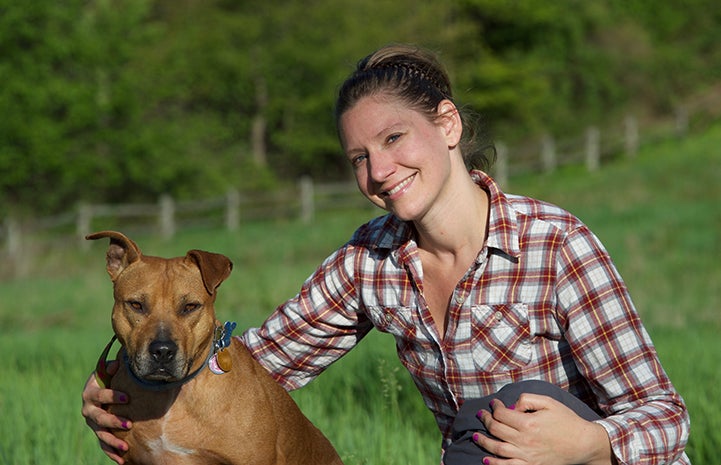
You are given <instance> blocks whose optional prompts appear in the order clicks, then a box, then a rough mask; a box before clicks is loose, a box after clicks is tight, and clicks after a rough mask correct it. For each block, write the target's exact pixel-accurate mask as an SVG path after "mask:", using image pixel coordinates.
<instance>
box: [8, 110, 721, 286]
mask: <svg viewBox="0 0 721 465" xmlns="http://www.w3.org/2000/svg"><path fill="white" fill-rule="evenodd" d="M715 108H717V107H715ZM703 110H704V109H703V108H702V109H701V111H699V113H698V115H701V116H700V118H702V119H703V118H705V121H703V120H702V121H701V122H700V123H699V125H700V126H705V125H708V124H711V122H712V121H715V120H716V119H717V118H718V117H719V116H720V115H718V114H716V113H715V112H713V111H708V109H706V111H705V112H704V111H703ZM697 122H698V121H697ZM689 125H690V117H689V111H688V109H679V110H678V111H677V112H676V114H675V115H673V117H672V118H670V119H669V121H666V122H665V124H658V123H656V124H654V125H653V126H652V127H649V128H645V129H643V130H642V129H641V127H640V126H641V125H640V123H639V121H638V120H637V119H636V118H635V117H633V116H627V117H625V118H624V119H623V120H622V121H621V122H619V123H618V124H616V125H615V126H612V127H609V128H605V129H604V130H601V129H600V128H599V127H589V128H588V129H587V130H586V131H585V133H584V134H581V135H580V136H576V137H567V138H563V139H556V138H554V137H553V136H551V135H550V134H546V135H544V136H543V137H542V138H541V140H540V141H539V143H538V145H536V146H526V147H515V148H509V147H508V146H507V145H506V144H504V143H502V142H501V143H497V144H496V151H497V161H496V164H495V166H494V168H493V170H492V174H493V175H494V177H495V178H496V180H497V181H498V182H499V183H500V184H501V185H502V186H507V185H508V183H509V179H510V178H512V177H514V176H517V175H520V174H524V173H529V172H541V173H549V172H552V171H554V170H556V169H557V168H559V167H561V166H565V165H571V164H575V165H585V166H586V168H587V169H588V170H589V171H596V170H598V169H601V166H602V165H603V163H604V162H605V161H607V160H609V159H611V158H614V157H618V156H628V157H634V156H635V155H636V154H637V152H638V150H639V148H640V146H641V145H643V144H647V143H650V142H653V141H656V140H658V139H660V138H668V137H683V136H685V135H686V133H687V132H688V130H689ZM349 208H372V206H371V204H370V203H369V202H368V201H367V200H366V199H365V198H363V197H362V196H361V195H360V194H359V193H358V189H357V187H356V185H355V183H354V182H338V183H324V184H318V183H314V182H313V180H312V179H310V178H302V179H300V180H299V181H298V183H297V184H296V185H295V186H290V187H287V188H284V189H279V190H276V191H273V192H265V193H244V192H239V191H237V190H229V191H228V192H226V194H225V195H224V196H219V197H215V198H209V199H200V200H190V201H186V200H175V199H173V198H172V197H170V196H168V195H163V196H161V197H160V198H159V199H158V201H157V202H155V203H143V204H112V205H111V204H89V203H83V204H80V205H78V206H77V208H75V209H73V210H71V211H67V212H65V213H62V214H59V215H54V216H49V217H44V218H35V219H27V220H24V221H22V222H21V221H20V220H18V219H15V218H5V219H4V221H3V224H2V225H0V244H1V245H2V246H0V261H1V262H2V263H4V264H6V265H7V266H3V267H2V268H0V278H7V277H10V276H18V275H24V274H26V273H27V272H29V271H30V269H31V265H30V262H31V260H30V259H29V258H28V255H32V254H26V253H25V250H26V249H27V246H28V243H29V242H34V243H36V242H38V241H44V242H45V243H55V244H58V243H59V244H62V247H67V245H68V243H69V242H70V243H72V242H75V243H76V244H78V247H80V248H85V247H88V242H87V241H85V240H83V238H84V236H85V235H86V234H88V233H90V232H92V231H94V230H97V229H112V228H115V229H122V230H123V231H128V232H130V233H133V232H134V233H137V232H141V231H142V232H146V233H147V232H149V231H153V232H156V233H157V234H159V235H161V236H162V237H164V238H171V237H173V235H174V234H176V232H177V231H178V230H182V229H186V228H190V227H205V228H226V229H228V230H230V231H233V230H237V229H238V228H239V227H240V224H241V222H242V221H252V220H260V219H273V218H298V219H299V220H301V221H304V222H306V223H310V222H311V221H313V218H314V217H315V215H316V214H317V212H321V211H329V210H330V211H332V210H339V209H349Z"/></svg>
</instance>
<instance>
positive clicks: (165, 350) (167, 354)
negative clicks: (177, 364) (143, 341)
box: [149, 341, 178, 363]
mask: <svg viewBox="0 0 721 465" xmlns="http://www.w3.org/2000/svg"><path fill="white" fill-rule="evenodd" d="M149 351H150V355H151V356H152V357H153V360H155V361H156V362H158V363H169V362H171V361H172V360H173V358H175V354H176V353H177V352H178V346H177V345H176V344H175V343H174V342H173V341H153V342H152V343H151V344H150V347H149Z"/></svg>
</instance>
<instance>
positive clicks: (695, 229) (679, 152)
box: [0, 126, 721, 465]
mask: <svg viewBox="0 0 721 465" xmlns="http://www.w3.org/2000/svg"><path fill="white" fill-rule="evenodd" d="M719 146H721V126H717V127H713V128H711V129H710V130H708V131H707V132H706V133H704V134H703V135H700V136H697V137H694V138H690V139H686V140H670V141H666V142H664V143H661V144H659V145H656V146H654V147H646V148H645V149H644V150H643V151H642V152H641V153H640V154H639V156H638V157H637V158H636V159H633V160H617V161H614V162H613V163H611V164H608V165H607V166H604V167H603V169H602V170H601V171H599V172H598V173H593V174H589V173H587V172H585V171H584V170H583V168H565V169H563V170H561V171H559V172H557V173H554V174H551V175H540V176H528V177H524V178H514V179H512V181H511V186H508V187H507V189H506V190H508V191H509V192H515V193H521V194H527V195H532V196H535V197H538V198H542V199H545V200H548V201H551V202H554V203H557V204H559V205H562V206H564V207H565V208H567V209H569V210H570V211H572V212H573V213H575V214H576V215H578V216H579V217H580V218H581V219H583V220H584V221H585V222H586V223H587V224H588V225H589V226H591V228H592V229H593V230H594V231H595V232H596V234H597V235H598V236H599V237H600V238H601V240H602V241H603V242H604V244H606V246H607V248H608V249H609V251H610V252H611V254H612V256H613V258H614V260H615V262H616V264H617V266H618V268H619V270H620V271H621V274H622V275H623V276H624V278H625V280H626V282H627V284H628V286H629V288H630V290H631V293H632V295H633V297H634V301H635V303H636V305H637V307H638V309H639V311H640V312H641V314H642V316H643V318H644V321H646V323H647V327H648V329H649V332H650V333H651V335H652V337H653V339H654V341H655V343H656V346H657V349H658V352H659V356H660V357H661V360H662V362H663V364H664V367H665V368H666V370H667V372H668V373H669V375H670V377H671V379H672V381H673V382H674V384H675V385H676V386H677V388H678V389H679V391H680V392H681V394H682V395H683V397H684V398H685V400H686V401H687V403H688V406H689V411H690V412H691V418H692V436H691V441H690V444H689V447H688V452H689V455H690V456H691V458H692V460H693V462H694V463H695V464H696V465H699V464H713V463H716V461H717V460H716V456H717V451H718V450H720V449H721V413H719V412H718V410H717V409H716V406H718V405H721V393H720V392H719V390H718V388H717V386H718V385H719V384H720V382H721V379H720V378H721V372H720V371H719V370H718V366H719V362H718V359H719V356H721V338H719V337H718V335H719V334H720V330H721V314H720V313H719V311H718V309H719V308H721V266H719V264H718V258H719V257H721V253H720V252H721V250H719V249H720V247H721V246H720V245H719V236H720V233H721V202H720V201H721V154H719V153H718V149H717V147H719ZM375 213H377V212H375ZM373 214H374V212H372V211H370V210H366V211H356V212H352V211H348V212H343V213H338V214H334V215H328V216H323V217H321V218H319V219H318V220H317V221H316V222H315V224H313V225H311V226H304V225H303V224H301V223H298V222H295V221H275V222H265V223H261V222H258V223H250V224H246V225H243V227H242V229H241V231H238V232H236V233H228V232H224V231H202V230H197V231H186V232H183V233H182V234H179V235H178V237H176V238H175V239H174V240H173V241H172V242H163V241H162V240H160V239H157V238H154V237H144V236H138V237H135V238H134V239H136V240H137V242H138V244H139V245H140V247H141V248H142V249H143V250H144V251H145V252H146V253H148V254H151V255H162V256H173V255H182V254H184V253H185V251H186V250H188V249H191V248H203V249H206V250H211V251H215V252H221V253H224V254H226V255H228V256H230V257H231V259H232V260H233V262H234V263H235V269H234V271H233V274H232V275H231V277H230V278H229V280H228V281H227V282H226V283H224V284H223V286H222V287H221V291H220V295H219V298H218V303H217V311H218V315H219V318H221V319H230V320H236V321H238V323H239V325H240V326H241V327H246V326H249V325H255V324H258V323H260V322H261V321H262V319H263V318H264V317H265V316H266V315H267V314H268V313H269V312H270V311H272V309H273V308H274V307H275V306H276V305H277V304H279V303H281V302H282V301H283V300H285V299H286V298H288V297H291V296H292V295H293V294H294V293H295V292H296V291H297V289H298V288H299V286H300V284H301V282H302V281H303V279H305V278H306V277H307V276H308V275H309V274H310V273H311V272H312V271H313V269H314V268H315V266H317V265H318V264H319V263H320V260H321V259H322V258H324V257H325V256H326V255H327V254H328V253H330V252H331V251H332V250H334V249H335V248H336V247H337V246H339V245H340V244H342V243H343V241H345V240H346V239H347V238H348V237H349V236H350V234H351V233H352V232H353V230H354V229H355V227H356V226H357V225H358V224H360V223H361V222H362V221H365V220H366V219H368V218H370V217H371V216H372V215H373ZM106 245H107V244H106V242H105V241H101V242H98V243H94V244H92V246H91V248H90V249H89V250H88V251H86V252H83V251H81V250H80V249H79V248H76V247H75V244H66V245H65V246H63V247H57V248H55V249H50V250H46V251H44V252H43V253H38V254H37V256H38V263H39V264H40V266H39V268H38V269H37V270H36V271H35V272H34V273H33V277H28V278H22V279H15V280H11V281H5V282H0V353H2V354H3V356H2V359H0V465H6V464H7V465H10V464H13V465H14V464H28V465H32V464H47V463H54V464H102V463H109V462H108V460H107V459H106V458H105V456H104V455H103V454H102V452H101V451H100V449H99V448H98V446H97V442H96V440H95V437H94V436H93V434H92V433H91V432H90V430H89V429H88V428H87V427H86V426H85V424H84V420H83V419H82V417H81V416H80V392H81V389H82V386H83V383H84V382H85V380H86V378H87V376H88V374H89V373H90V371H91V370H92V367H93V366H94V363H95V360H96V358H97V356H98V354H99V353H100V351H101V350H102V347H103V346H104V345H105V343H106V342H107V340H108V338H109V337H110V335H111V328H110V308H111V302H112V295H111V285H110V281H109V279H108V277H107V275H106V273H105V269H104V253H105V247H106ZM293 396H294V398H295V399H296V400H297V401H298V403H299V404H300V405H301V408H302V409H303V410H304V411H305V412H306V414H307V415H308V416H309V417H310V418H311V419H312V420H313V421H314V422H315V423H316V424H317V425H318V426H319V427H320V428H321V429H322V430H323V431H324V432H326V434H327V435H328V436H329V437H330V439H331V440H332V441H333V443H334V444H335V445H336V447H337V448H338V449H339V451H340V453H341V455H342V456H343V458H344V459H345V460H346V462H347V464H348V465H354V464H368V465H375V464H378V465H381V464H383V465H406V464H433V465H436V464H437V463H438V461H439V460H438V451H439V444H440V437H439V434H438V432H437V429H436V426H435V424H434V422H433V419H432V416H431V415H430V413H429V412H428V411H427V410H426V409H425V407H424V406H423V404H422V402H421V399H420V396H419V395H418V393H417V391H416V390H415V388H414V386H413V385H412V383H411V382H410V379H409V377H408V375H407V373H406V372H405V371H404V370H403V369H402V368H401V367H400V364H399V362H398V361H397V358H396V356H395V353H394V346H393V341H392V338H389V337H387V335H383V334H378V333H372V334H370V335H369V336H368V338H367V340H365V341H363V342H362V343H361V344H360V346H359V347H358V348H357V349H356V350H354V351H352V352H351V353H350V354H348V355H347V356H346V357H345V358H343V359H342V360H340V361H339V362H338V363H337V364H336V365H334V366H332V367H330V368H329V369H328V370H327V371H326V373H324V374H323V375H322V376H321V377H320V378H319V380H318V381H317V382H314V383H311V385H309V386H308V387H306V388H304V389H301V390H299V391H297V392H294V393H293Z"/></svg>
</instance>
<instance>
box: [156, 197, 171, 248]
mask: <svg viewBox="0 0 721 465" xmlns="http://www.w3.org/2000/svg"><path fill="white" fill-rule="evenodd" d="M159 219H160V234H161V236H162V237H163V239H170V238H171V237H173V235H174V234H175V202H174V201H173V198H172V197H171V196H169V195H167V194H163V195H161V196H160V218H159Z"/></svg>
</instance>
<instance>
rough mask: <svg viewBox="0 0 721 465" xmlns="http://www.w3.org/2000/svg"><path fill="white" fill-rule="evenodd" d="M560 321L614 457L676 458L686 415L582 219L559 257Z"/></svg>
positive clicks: (683, 438)
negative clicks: (602, 415) (601, 413)
mask: <svg viewBox="0 0 721 465" xmlns="http://www.w3.org/2000/svg"><path fill="white" fill-rule="evenodd" d="M557 260H558V267H557V271H558V288H557V297H558V302H559V308H560V310H559V315H558V317H559V320H560V323H561V325H562V326H563V327H564V328H565V331H566V335H565V337H566V339H567V340H568V342H569V344H570V345H571V348H572V351H573V355H574V360H575V362H576V364H577V366H578V368H579V370H580V371H581V373H582V374H583V375H584V377H585V378H586V379H587V380H588V382H589V383H590V385H591V388H592V389H593V390H594V392H595V394H596V397H597V398H598V401H599V407H600V408H601V409H602V410H603V411H604V412H605V413H606V415H607V417H606V418H604V419H603V420H599V421H598V423H599V424H601V425H602V426H603V427H604V428H605V429H606V431H607V433H608V435H609V438H610V440H611V447H612V450H613V452H614V454H615V456H616V458H617V459H618V460H619V463H624V464H626V463H628V464H660V463H673V462H676V461H679V460H682V458H683V457H684V452H683V451H684V448H685V445H686V442H687V441H688V434H689V417H688V412H687V410H686V406H685V405H684V402H683V399H682V398H681V396H680V395H679V394H678V393H677V392H676V390H675V388H674V387H673V385H672V384H671V382H670V380H669V378H668V376H667V375H666V373H665V372H664V370H663V368H662V367H661V364H660V362H659V359H658V356H657V354H656V350H655V348H654V347H653V344H652V342H651V339H650V337H649V335H648V334H647V332H646V330H645V328H644V327H643V325H642V323H641V320H640V318H639V315H638V313H637V312H636V310H635V308H634V306H633V303H632V301H631V298H630V296H629V293H628V290H627V288H626V286H625V284H624V283H623V280H622V279H621V277H620V275H619V274H618V272H617V270H616V268H615V266H614V265H613V263H612V261H611V259H610V257H609V255H608V253H607V252H606V250H605V249H604V247H603V245H602V244H601V243H600V241H599V240H598V239H597V238H596V237H595V236H594V235H593V233H592V232H591V231H590V230H589V229H588V228H587V227H585V226H581V227H578V228H576V229H575V230H573V231H572V232H571V233H569V235H568V237H567V238H566V241H565V243H564V245H563V247H562V248H561V249H560V251H559V254H558V257H557Z"/></svg>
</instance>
